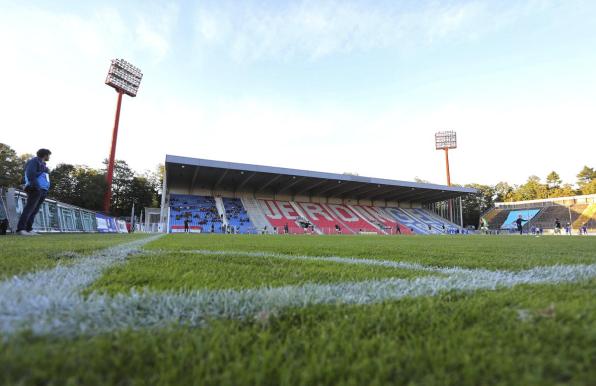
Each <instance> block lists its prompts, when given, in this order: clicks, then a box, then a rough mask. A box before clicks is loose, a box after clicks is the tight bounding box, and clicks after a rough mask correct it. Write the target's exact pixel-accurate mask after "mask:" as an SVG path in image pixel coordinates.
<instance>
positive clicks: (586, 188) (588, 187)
mask: <svg viewBox="0 0 596 386" xmlns="http://www.w3.org/2000/svg"><path fill="white" fill-rule="evenodd" d="M580 193H581V194H596V178H594V179H592V181H590V182H588V183H587V184H584V185H583V186H582V187H581V190H580Z"/></svg>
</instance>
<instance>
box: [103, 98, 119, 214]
mask: <svg viewBox="0 0 596 386" xmlns="http://www.w3.org/2000/svg"><path fill="white" fill-rule="evenodd" d="M122 94H123V93H122V91H118V104H117V105H116V118H115V119H114V131H113V132H112V147H111V148H110V159H109V160H108V172H107V174H106V191H105V194H104V197H103V211H104V212H105V213H109V212H110V206H111V201H112V178H113V177H114V161H115V159H116V141H117V140H118V123H119V122H120V106H121V105H122Z"/></svg>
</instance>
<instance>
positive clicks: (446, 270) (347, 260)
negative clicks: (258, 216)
mask: <svg viewBox="0 0 596 386" xmlns="http://www.w3.org/2000/svg"><path fill="white" fill-rule="evenodd" d="M162 252H165V253H168V252H169V253H184V254H187V253H188V254H197V255H206V256H248V257H272V258H278V259H286V260H313V261H330V262H333V263H340V264H354V265H376V266H380V267H386V268H401V269H407V270H416V271H425V272H435V273H443V274H446V275H451V274H460V273H461V274H472V273H473V274H478V273H479V272H485V271H486V272H501V271H489V270H485V269H480V268H477V269H469V268H461V267H436V266H430V265H423V264H420V263H410V262H404V261H392V260H381V259H367V258H359V257H345V256H309V255H287V254H283V253H274V252H243V251H212V250H205V249H197V250H183V251H168V250H162ZM502 272H507V271H502Z"/></svg>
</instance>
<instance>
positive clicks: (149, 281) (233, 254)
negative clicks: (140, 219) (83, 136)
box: [0, 235, 596, 385]
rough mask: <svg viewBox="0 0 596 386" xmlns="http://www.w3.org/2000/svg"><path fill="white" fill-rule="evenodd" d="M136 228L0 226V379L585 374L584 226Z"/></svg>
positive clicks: (595, 378) (589, 279)
mask: <svg viewBox="0 0 596 386" xmlns="http://www.w3.org/2000/svg"><path fill="white" fill-rule="evenodd" d="M144 237H145V236H133V237H130V236H126V235H124V236H109V235H80V236H70V235H48V236H40V237H37V238H27V239H26V240H25V239H17V238H11V237H6V238H1V239H0V384H2V385H13V384H14V385H40V384H43V385H110V384H114V385H143V384H152V385H153V384H154V385H255V384H256V385H313V384H314V385H331V384H342V385H387V384H396V385H595V384H596V237H576V236H574V237H564V236H562V237H540V238H535V237H517V236H500V237H499V236H496V237H484V236H467V237H463V236H462V237H455V236H454V237H451V236H424V237H419V236H410V237H408V236H403V237H401V236H400V237H381V236H335V237H334V236H328V237H321V236H288V237H284V236H242V235H237V236H234V235H228V236H222V235H212V236H209V235H167V236H164V237H161V238H158V239H151V240H149V239H146V238H144ZM144 241H147V243H146V244H143V243H144ZM129 242H133V244H132V246H129V244H127V243H129ZM108 246H116V248H114V251H113V252H110V253H103V254H100V250H101V248H105V247H108ZM119 248H120V249H119ZM111 255H113V259H112V260H109V259H110V256H111ZM108 260H109V261H108ZM25 273H33V275H29V276H30V277H31V278H30V279H28V280H30V281H29V282H26V281H25V282H23V280H21V278H23V277H24V276H23V275H24V274H25ZM15 275H16V276H15ZM61 280H62V281H63V282H61Z"/></svg>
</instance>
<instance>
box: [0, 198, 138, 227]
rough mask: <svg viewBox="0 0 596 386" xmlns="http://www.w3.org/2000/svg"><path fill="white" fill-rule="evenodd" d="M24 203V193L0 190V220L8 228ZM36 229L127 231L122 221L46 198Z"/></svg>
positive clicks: (36, 220)
mask: <svg viewBox="0 0 596 386" xmlns="http://www.w3.org/2000/svg"><path fill="white" fill-rule="evenodd" d="M26 203H27V194H26V193H25V192H23V191H20V190H16V189H0V208H1V209H0V219H1V218H3V217H6V218H8V220H9V224H10V229H11V230H13V232H14V230H16V226H17V222H18V219H19V217H20V216H21V213H22V212H23V208H24V207H25V204H26ZM33 230H35V231H36V232H102V233H127V232H128V230H127V228H126V222H124V221H122V220H118V219H116V218H114V217H110V216H106V215H103V214H101V213H97V212H94V211H91V210H87V209H83V208H79V207H77V206H74V205H69V204H65V203H63V202H60V201H56V200H53V199H51V198H47V199H46V200H45V201H44V203H43V204H42V207H41V208H40V210H39V213H38V214H37V216H36V217H35V221H34V223H33Z"/></svg>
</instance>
